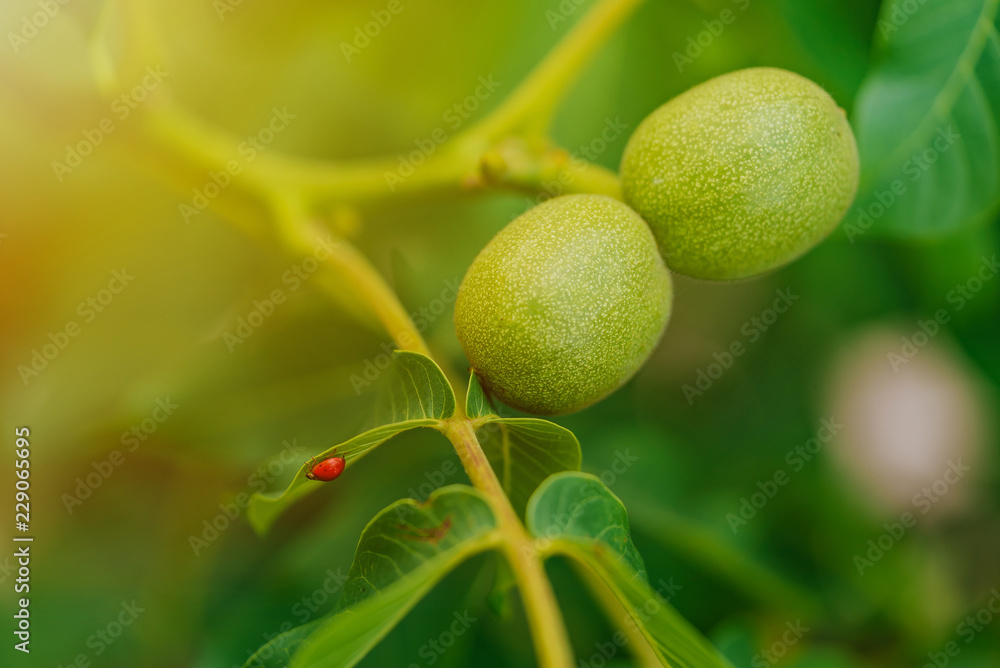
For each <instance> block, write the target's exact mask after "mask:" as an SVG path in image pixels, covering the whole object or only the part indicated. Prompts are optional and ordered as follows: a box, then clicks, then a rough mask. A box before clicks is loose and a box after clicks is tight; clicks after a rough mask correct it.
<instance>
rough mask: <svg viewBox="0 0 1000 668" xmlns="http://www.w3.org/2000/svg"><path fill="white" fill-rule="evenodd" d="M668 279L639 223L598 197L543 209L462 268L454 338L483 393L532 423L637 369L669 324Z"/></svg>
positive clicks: (602, 392) (589, 398)
mask: <svg viewBox="0 0 1000 668" xmlns="http://www.w3.org/2000/svg"><path fill="white" fill-rule="evenodd" d="M670 303H671V284H670V274H669V272H668V271H667V268H666V266H665V265H664V263H663V259H662V258H661V257H660V254H659V251H658V249H657V246H656V240H655V239H654V238H653V235H652V234H651V233H650V230H649V227H648V226H647V225H646V223H645V222H644V221H643V220H642V219H641V218H640V217H639V216H638V215H637V214H636V213H635V212H634V211H632V210H631V209H630V208H629V207H627V206H626V205H624V204H622V203H621V202H619V201H617V200H614V199H611V198H610V197H604V196H602V195H568V196H565V197H559V198H556V199H553V200H549V201H548V202H545V203H544V204H541V205H540V206H537V207H535V208H533V209H531V210H530V211H528V212H527V213H525V214H523V215H521V216H520V217H519V218H517V219H516V220H514V221H513V222H511V223H510V224H509V225H508V226H507V227H506V228H504V229H503V230H501V231H500V233H499V234H497V235H496V237H494V238H493V240H492V241H490V243H489V244H488V245H487V246H486V247H485V248H484V249H483V250H482V252H481V253H480V254H479V256H478V257H477V258H476V259H475V261H474V262H473V263H472V266H471V267H469V271H468V273H467V274H466V275H465V279H464V280H463V281H462V285H461V287H460V288H459V291H458V298H457V300H456V302H455V329H456V331H457V333H458V338H459V341H460V342H461V344H462V348H463V349H464V350H465V353H466V356H467V357H468V358H469V362H470V363H471V364H472V367H473V369H474V370H475V371H476V374H477V375H478V376H479V378H480V381H481V383H482V384H483V386H484V387H485V389H486V390H487V391H488V392H489V393H490V394H492V395H493V396H496V397H497V398H499V399H500V400H501V401H503V402H504V403H505V404H507V405H508V406H512V407H514V408H517V409H519V410H522V411H525V412H528V413H535V414H538V415H557V414H562V413H571V412H573V411H578V410H580V409H582V408H585V407H586V406H589V405H590V404H592V403H594V402H596V401H598V400H600V399H603V398H604V397H606V396H607V395H608V394H610V393H611V392H613V391H614V390H615V389H617V388H618V387H619V386H621V385H622V383H624V382H625V381H627V380H628V379H629V378H631V377H632V375H633V374H634V373H635V372H636V371H637V370H638V369H639V367H640V366H642V364H643V362H645V360H646V359H647V358H648V357H649V355H650V353H651V352H652V351H653V348H654V347H655V346H656V343H657V341H659V338H660V335H661V334H662V333H663V329H664V327H665V326H666V324H667V319H668V317H669V315H670Z"/></svg>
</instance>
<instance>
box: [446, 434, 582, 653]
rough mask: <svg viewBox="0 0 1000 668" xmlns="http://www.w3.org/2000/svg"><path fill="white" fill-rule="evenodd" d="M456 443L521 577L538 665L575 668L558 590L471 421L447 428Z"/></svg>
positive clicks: (468, 472) (521, 586)
mask: <svg viewBox="0 0 1000 668" xmlns="http://www.w3.org/2000/svg"><path fill="white" fill-rule="evenodd" d="M443 433H444V434H445V436H447V437H448V440H450V441H451V443H452V445H453V446H454V447H455V452H457V453H458V457H459V459H461V461H462V465H463V466H464V467H465V470H466V473H467V474H468V476H469V479H470V480H471V481H472V484H473V485H474V486H475V487H476V489H478V490H479V491H481V492H482V493H483V494H484V495H485V496H486V498H487V501H488V502H489V504H490V506H491V507H492V508H493V512H494V513H495V514H496V516H497V523H498V525H499V531H500V534H501V535H502V536H503V542H502V544H501V549H502V550H503V552H504V555H505V556H506V557H507V561H508V562H509V563H510V566H511V570H512V571H513V572H514V577H515V579H516V580H517V584H518V591H520V593H521V599H522V601H523V602H524V609H525V614H526V615H527V617H528V626H529V628H530V629H531V634H532V639H533V640H534V645H535V654H536V656H537V658H538V665H539V666H542V667H543V668H571V667H572V665H573V651H572V649H571V648H570V644H569V636H568V635H567V633H566V625H565V623H564V622H563V618H562V613H561V612H560V610H559V604H558V602H557V601H556V596H555V592H554V591H553V590H552V584H551V583H550V582H549V579H548V576H547V575H546V573H545V567H544V566H543V563H542V559H541V556H540V555H539V552H538V550H537V549H536V548H535V541H534V540H533V539H532V538H531V536H529V535H528V532H527V530H526V529H525V528H524V525H523V524H522V523H521V520H520V518H518V516H517V513H516V512H515V511H514V508H513V506H511V505H510V500H509V499H508V498H507V494H506V493H505V492H504V490H503V487H502V486H501V485H500V481H499V480H498V479H497V476H496V473H495V472H494V471H493V467H492V466H490V463H489V460H487V459H486V454H485V453H484V452H483V449H482V447H481V446H480V444H479V439H478V438H477V437H476V431H475V429H474V428H473V425H472V422H471V421H470V420H469V419H468V418H466V417H455V418H453V419H451V420H449V421H448V422H447V423H446V427H445V429H444V431H443Z"/></svg>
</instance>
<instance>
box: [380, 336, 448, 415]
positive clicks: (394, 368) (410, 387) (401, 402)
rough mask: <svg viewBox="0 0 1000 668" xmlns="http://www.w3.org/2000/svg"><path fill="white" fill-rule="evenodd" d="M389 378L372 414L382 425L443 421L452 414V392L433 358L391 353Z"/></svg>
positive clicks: (413, 354)
mask: <svg viewBox="0 0 1000 668" xmlns="http://www.w3.org/2000/svg"><path fill="white" fill-rule="evenodd" d="M389 373H390V380H389V384H388V386H387V389H386V392H385V394H384V395H383V397H382V400H381V401H380V402H379V405H378V408H377V410H376V417H377V419H378V421H379V422H381V423H382V424H389V423H392V422H404V421H407V420H420V419H427V418H431V419H435V420H446V419H448V418H450V417H451V416H452V415H454V414H455V393H454V391H453V390H452V389H451V384H450V383H448V379H447V378H445V375H444V372H443V371H441V368H440V367H439V366H438V365H437V364H435V363H434V360H432V359H431V358H429V357H427V356H426V355H421V354H420V353H412V352H408V351H397V352H396V353H394V354H393V359H392V365H391V366H390V367H389Z"/></svg>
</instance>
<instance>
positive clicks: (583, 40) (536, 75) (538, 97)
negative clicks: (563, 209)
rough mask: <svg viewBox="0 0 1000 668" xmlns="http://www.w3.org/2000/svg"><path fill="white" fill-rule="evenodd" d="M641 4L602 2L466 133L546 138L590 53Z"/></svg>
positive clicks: (630, 0) (634, 0) (638, 0)
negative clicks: (528, 134) (519, 132)
mask: <svg viewBox="0 0 1000 668" xmlns="http://www.w3.org/2000/svg"><path fill="white" fill-rule="evenodd" d="M642 1H643V0H600V2H599V3H598V4H596V5H595V6H594V7H593V8H592V9H591V10H590V11H589V12H587V14H585V15H584V16H583V18H581V19H580V20H579V21H578V22H577V23H576V25H574V26H573V28H572V29H571V30H570V32H569V33H568V34H567V35H566V36H565V37H564V38H563V39H562V40H561V41H560V42H559V44H558V45H556V47H555V48H554V49H552V50H551V51H550V52H549V53H548V54H547V55H546V56H545V58H544V59H543V60H542V61H541V62H540V63H539V64H538V65H536V66H535V69H534V70H532V71H531V74H529V75H528V77H527V78H526V79H525V80H524V81H523V82H521V84H520V86H518V88H517V90H516V91H514V93H512V94H511V95H510V96H509V97H508V98H507V99H506V100H504V102H503V104H502V105H500V106H499V107H498V108H497V109H496V110H495V111H494V112H493V113H492V114H490V115H489V116H488V117H487V118H485V119H483V120H482V121H481V122H480V123H478V124H477V125H476V126H475V127H474V128H472V129H471V130H470V131H469V132H470V133H474V134H477V135H479V136H483V137H487V138H490V139H493V140H497V139H500V138H502V137H504V136H505V135H507V134H511V133H512V132H513V131H514V130H518V129H525V128H527V129H528V130H530V131H532V132H534V133H536V134H540V135H541V134H544V133H545V131H546V130H547V129H548V126H549V123H550V122H551V120H552V116H553V114H554V113H555V110H556V107H557V106H558V104H559V101H560V100H562V98H563V96H564V95H565V94H566V90H567V89H568V88H569V86H570V84H572V83H573V82H574V81H575V80H576V77H577V76H578V75H579V73H580V70H581V69H582V68H583V66H584V65H585V64H586V63H587V61H588V60H590V57H591V56H592V55H593V54H594V52H595V51H596V50H597V49H598V48H599V47H600V46H601V45H602V44H604V42H605V41H607V39H608V37H610V36H611V35H612V34H613V33H614V32H615V30H617V29H618V27H619V26H620V25H621V24H622V23H623V22H624V21H625V19H627V18H628V17H629V15H630V14H631V13H632V12H633V11H634V10H635V9H636V7H638V6H639V5H640V4H641V3H642Z"/></svg>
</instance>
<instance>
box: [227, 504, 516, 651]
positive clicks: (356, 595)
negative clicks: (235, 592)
mask: <svg viewBox="0 0 1000 668" xmlns="http://www.w3.org/2000/svg"><path fill="white" fill-rule="evenodd" d="M495 528H496V519H495V518H494V516H493V513H492V511H491V510H490V508H489V506H488V505H487V504H486V501H485V500H484V499H483V498H482V496H481V495H480V493H479V492H477V491H476V490H474V489H473V488H471V487H467V486H464V485H451V486H448V487H443V488H441V489H439V490H437V491H435V492H434V493H433V494H432V495H431V496H430V498H429V499H428V500H427V502H426V503H424V504H418V503H417V502H415V501H413V500H412V499H403V500H400V501H397V502H396V503H394V504H392V505H391V506H389V507H388V508H386V509H385V510H383V511H382V512H381V513H379V514H378V515H377V516H376V517H375V519H373V520H372V521H371V523H370V524H369V525H368V527H367V528H366V529H365V531H364V533H363V534H362V535H361V540H360V541H359V542H358V549H357V552H356V554H355V557H354V563H353V564H352V566H351V571H350V573H349V574H348V578H347V581H346V582H345V584H344V593H343V595H342V597H341V606H340V611H339V612H338V613H337V614H335V615H333V616H332V617H330V618H328V619H327V620H325V621H322V622H320V623H318V624H316V625H307V626H309V628H308V629H307V631H306V632H300V633H299V635H294V636H293V635H292V634H295V633H296V632H297V631H298V629H296V630H293V631H290V632H289V633H286V634H284V635H283V636H279V637H278V638H276V639H275V640H273V641H271V643H268V644H267V645H265V646H264V647H262V648H261V649H260V650H258V654H261V655H265V654H268V653H269V652H268V651H267V650H268V649H270V650H273V651H281V652H284V657H283V658H282V659H281V660H279V661H277V662H272V663H269V664H266V665H267V666H268V668H278V667H279V666H282V667H283V666H302V667H305V666H311V667H318V666H323V667H324V668H335V667H336V668H347V667H349V666H353V665H355V664H357V662H358V661H360V660H361V659H362V658H363V657H364V656H365V655H366V654H367V653H368V652H369V651H370V650H371V648H372V647H373V646H374V645H375V644H376V643H377V642H378V641H379V640H381V639H382V638H383V637H385V635H386V634H387V633H388V632H389V631H390V630H391V629H392V628H393V627H394V626H395V625H396V624H397V623H399V621H400V620H401V619H402V618H403V617H404V616H405V615H406V613H407V612H408V611H409V610H410V609H412V608H413V606H414V605H416V604H417V602H418V601H420V599H421V598H423V596H424V595H425V594H426V593H427V592H428V591H429V590H430V589H431V588H432V587H433V586H434V585H435V584H437V582H439V581H440V580H441V579H442V578H443V577H444V576H445V575H447V574H448V573H449V572H450V571H451V570H452V569H453V568H455V566H457V565H458V564H459V563H461V562H462V561H464V560H465V559H467V558H468V557H470V556H472V555H473V554H476V553H478V552H482V551H484V550H486V549H488V548H490V547H491V546H492V545H493V541H492V539H491V534H492V532H493V530H494V529H495ZM289 640H291V641H292V642H291V643H289V642H288V641H289ZM276 643H277V645H276V646H275V644H276ZM286 644H287V645H289V647H285V645H286ZM246 665H247V666H248V667H249V666H255V667H256V666H257V665H258V664H254V663H252V659H251V661H250V662H248V663H247V664H246Z"/></svg>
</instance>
